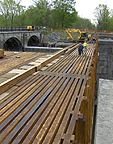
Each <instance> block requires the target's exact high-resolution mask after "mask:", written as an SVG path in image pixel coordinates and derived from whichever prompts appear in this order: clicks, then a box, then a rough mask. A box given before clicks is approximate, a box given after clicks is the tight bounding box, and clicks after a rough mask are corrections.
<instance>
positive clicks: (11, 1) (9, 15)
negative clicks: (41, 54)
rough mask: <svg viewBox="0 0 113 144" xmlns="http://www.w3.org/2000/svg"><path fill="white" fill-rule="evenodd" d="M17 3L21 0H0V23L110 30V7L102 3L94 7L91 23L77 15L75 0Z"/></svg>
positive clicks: (111, 16)
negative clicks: (28, 3) (28, 4)
mask: <svg viewBox="0 0 113 144" xmlns="http://www.w3.org/2000/svg"><path fill="white" fill-rule="evenodd" d="M20 3H21V0H19V1H16V0H2V1H0V27H26V26H28V25H35V26H37V28H40V27H43V26H44V27H46V28H54V29H57V28H77V29H90V30H94V29H97V30H111V31H112V30H113V11H112V10H111V11H109V8H108V7H107V5H104V4H99V6H97V7H96V8H95V11H94V16H95V22H96V25H95V24H93V23H91V20H90V19H86V18H81V17H80V16H78V12H77V11H76V9H75V5H76V1H75V0H53V1H51V2H50V1H49V0H38V1H37V0H33V5H31V6H29V7H28V8H27V9H26V7H25V6H23V5H21V4H20Z"/></svg>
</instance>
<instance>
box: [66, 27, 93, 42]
mask: <svg viewBox="0 0 113 144" xmlns="http://www.w3.org/2000/svg"><path fill="white" fill-rule="evenodd" d="M66 32H67V34H68V35H69V37H70V38H71V39H72V41H73V42H75V40H74V39H73V37H72V35H71V32H78V34H79V37H78V39H79V42H81V41H88V40H89V38H91V35H90V34H89V35H88V34H87V32H85V31H83V32H81V31H80V30H79V29H66Z"/></svg>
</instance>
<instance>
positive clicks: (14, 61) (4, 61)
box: [0, 51, 47, 76]
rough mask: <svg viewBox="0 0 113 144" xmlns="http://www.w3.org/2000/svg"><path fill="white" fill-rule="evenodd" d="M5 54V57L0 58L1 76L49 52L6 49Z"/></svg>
mask: <svg viewBox="0 0 113 144" xmlns="http://www.w3.org/2000/svg"><path fill="white" fill-rule="evenodd" d="M4 55H5V57H4V58H1V59H0V76H1V75H3V74H5V73H7V72H9V71H10V70H12V69H14V68H19V67H20V66H23V65H25V64H28V63H29V62H32V61H35V60H36V59H38V58H40V57H42V56H44V55H47V53H36V52H14V51H4Z"/></svg>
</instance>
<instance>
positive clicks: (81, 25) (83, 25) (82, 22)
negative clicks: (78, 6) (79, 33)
mask: <svg viewBox="0 0 113 144" xmlns="http://www.w3.org/2000/svg"><path fill="white" fill-rule="evenodd" d="M73 28H75V29H90V30H94V29H95V25H94V24H92V23H91V21H90V20H89V19H86V18H81V17H79V16H77V20H76V22H75V23H73Z"/></svg>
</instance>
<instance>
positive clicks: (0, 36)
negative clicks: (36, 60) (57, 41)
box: [0, 31, 42, 50]
mask: <svg viewBox="0 0 113 144" xmlns="http://www.w3.org/2000/svg"><path fill="white" fill-rule="evenodd" d="M33 36H35V37H36V38H37V39H38V42H39V43H41V41H42V35H41V31H13V32H0V48H4V49H6V48H7V47H8V43H7V41H8V40H10V43H11V42H12V41H11V39H12V40H13V41H14V39H15V41H16V43H17V44H18V45H19V50H22V49H23V48H24V46H25V45H28V41H29V39H30V38H31V37H33ZM12 43H13V42H12ZM6 45H7V46H6Z"/></svg>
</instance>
